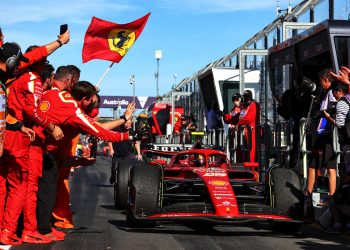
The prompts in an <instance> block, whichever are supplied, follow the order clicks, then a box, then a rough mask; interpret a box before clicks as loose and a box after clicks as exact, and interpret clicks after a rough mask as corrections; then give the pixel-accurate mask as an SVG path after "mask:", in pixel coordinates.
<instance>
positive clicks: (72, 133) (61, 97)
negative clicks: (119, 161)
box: [40, 87, 129, 155]
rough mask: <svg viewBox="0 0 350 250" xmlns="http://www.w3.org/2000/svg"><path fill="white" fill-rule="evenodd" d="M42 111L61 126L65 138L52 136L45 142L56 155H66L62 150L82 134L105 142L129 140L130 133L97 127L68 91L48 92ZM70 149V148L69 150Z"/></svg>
mask: <svg viewBox="0 0 350 250" xmlns="http://www.w3.org/2000/svg"><path fill="white" fill-rule="evenodd" d="M41 100H42V101H41V104H40V109H41V110H42V111H43V112H44V113H46V115H47V117H48V119H49V120H50V121H51V122H52V123H54V124H57V125H58V126H60V128H61V129H62V131H63V134H64V137H63V139H62V140H60V141H56V140H55V139H54V138H53V137H52V136H49V137H47V138H46V140H45V150H46V151H49V152H52V153H54V154H56V155H58V154H60V155H64V154H66V152H62V150H61V149H63V148H69V147H66V145H68V144H70V143H71V141H72V139H74V138H75V137H76V136H77V135H79V134H80V133H81V132H85V133H87V134H90V135H92V136H95V137H98V138H100V139H101V140H104V141H112V142H118V141H125V140H129V133H128V132H126V133H117V132H113V131H108V130H106V129H104V128H102V127H100V126H99V125H97V124H96V123H95V122H94V120H93V119H91V118H90V117H89V116H87V115H86V114H85V113H84V112H83V111H82V110H81V109H80V108H79V107H78V103H77V102H76V101H75V100H74V98H73V97H72V96H71V95H70V94H69V92H67V91H60V90H59V89H58V88H56V87H54V88H53V89H52V90H48V91H46V92H45V93H44V94H43V96H42V99H41ZM69 149H70V148H69Z"/></svg>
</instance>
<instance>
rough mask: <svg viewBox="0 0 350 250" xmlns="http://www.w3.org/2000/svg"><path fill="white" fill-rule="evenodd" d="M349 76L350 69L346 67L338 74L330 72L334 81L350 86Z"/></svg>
mask: <svg viewBox="0 0 350 250" xmlns="http://www.w3.org/2000/svg"><path fill="white" fill-rule="evenodd" d="M349 74H350V69H349V68H347V67H345V66H342V67H341V68H340V70H338V74H335V73H333V72H330V75H331V76H332V77H333V78H334V79H336V80H338V81H340V82H342V83H344V84H350V79H349Z"/></svg>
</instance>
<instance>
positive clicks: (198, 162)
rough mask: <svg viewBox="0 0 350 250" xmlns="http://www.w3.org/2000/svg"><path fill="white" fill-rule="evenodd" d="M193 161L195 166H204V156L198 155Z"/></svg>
mask: <svg viewBox="0 0 350 250" xmlns="http://www.w3.org/2000/svg"><path fill="white" fill-rule="evenodd" d="M194 163H195V166H197V167H201V166H205V158H204V157H203V156H202V155H200V156H199V157H198V158H197V159H196V160H194Z"/></svg>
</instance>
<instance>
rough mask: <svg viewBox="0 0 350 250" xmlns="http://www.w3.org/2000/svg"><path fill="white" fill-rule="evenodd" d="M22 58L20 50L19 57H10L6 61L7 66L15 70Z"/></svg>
mask: <svg viewBox="0 0 350 250" xmlns="http://www.w3.org/2000/svg"><path fill="white" fill-rule="evenodd" d="M20 56H21V50H20V49H18V52H17V55H13V56H10V57H9V58H8V59H7V60H6V62H5V63H6V66H7V68H9V69H14V68H15V67H16V65H17V61H18V59H19V57H20Z"/></svg>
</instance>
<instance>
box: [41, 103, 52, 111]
mask: <svg viewBox="0 0 350 250" xmlns="http://www.w3.org/2000/svg"><path fill="white" fill-rule="evenodd" d="M49 108H50V103H49V102H48V101H43V102H41V103H40V110H41V111H43V112H46V111H47V110H48V109H49Z"/></svg>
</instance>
